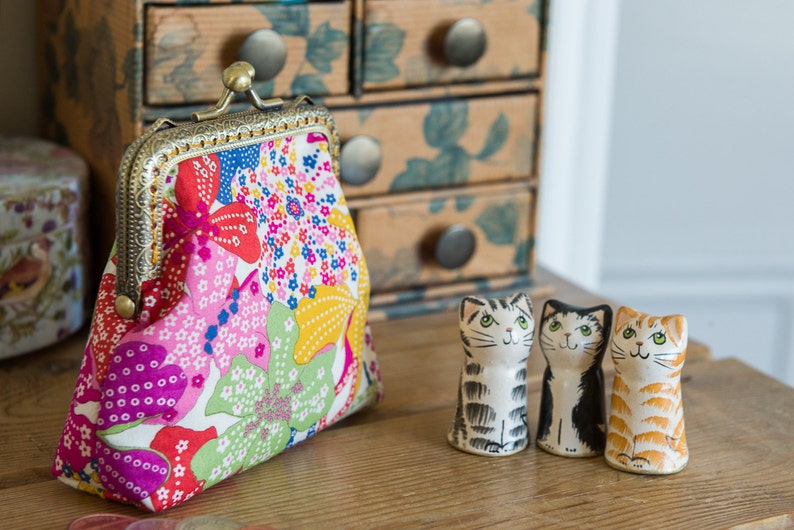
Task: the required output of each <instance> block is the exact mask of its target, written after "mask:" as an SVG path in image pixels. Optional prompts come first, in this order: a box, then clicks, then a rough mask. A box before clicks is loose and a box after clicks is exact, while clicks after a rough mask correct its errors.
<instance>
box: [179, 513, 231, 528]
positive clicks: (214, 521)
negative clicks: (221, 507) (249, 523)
mask: <svg viewBox="0 0 794 530" xmlns="http://www.w3.org/2000/svg"><path fill="white" fill-rule="evenodd" d="M244 526H245V524H243V523H240V522H238V521H235V520H233V519H227V518H225V517H215V516H212V515H200V516H196V517H188V518H187V519H183V520H181V521H179V523H178V524H177V525H176V526H175V527H174V530H240V529H241V528H243V527H244Z"/></svg>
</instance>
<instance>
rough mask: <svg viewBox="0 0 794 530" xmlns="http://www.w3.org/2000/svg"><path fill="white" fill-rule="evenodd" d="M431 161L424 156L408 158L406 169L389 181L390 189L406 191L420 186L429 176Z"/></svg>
mask: <svg viewBox="0 0 794 530" xmlns="http://www.w3.org/2000/svg"><path fill="white" fill-rule="evenodd" d="M431 170H432V163H431V162H430V161H429V160H425V159H424V158H409V159H408V161H407V162H406V169H405V171H403V172H402V173H400V174H399V175H397V176H396V177H394V180H393V181H392V183H391V190H392V191H407V190H412V189H417V188H421V187H422V186H424V185H425V184H426V183H427V182H428V180H429V179H430V178H431V177H430V176H431Z"/></svg>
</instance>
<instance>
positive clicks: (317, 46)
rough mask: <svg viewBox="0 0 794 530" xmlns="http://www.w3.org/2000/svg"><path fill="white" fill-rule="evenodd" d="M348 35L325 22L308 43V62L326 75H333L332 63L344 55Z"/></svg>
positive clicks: (310, 37)
mask: <svg viewBox="0 0 794 530" xmlns="http://www.w3.org/2000/svg"><path fill="white" fill-rule="evenodd" d="M346 46H347V35H345V32H344V31H341V30H338V29H334V28H332V27H331V24H330V23H329V22H328V21H325V22H323V23H322V24H321V25H320V26H319V27H318V28H317V29H316V30H314V33H312V34H311V35H310V36H309V38H308V39H307V41H306V60H307V61H309V63H311V65H312V66H314V68H315V69H317V71H318V72H322V73H324V74H329V73H331V63H332V62H333V61H335V60H337V59H339V57H341V55H342V54H343V53H344V51H345V47H346Z"/></svg>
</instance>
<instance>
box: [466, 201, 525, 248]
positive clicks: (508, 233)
mask: <svg viewBox="0 0 794 530" xmlns="http://www.w3.org/2000/svg"><path fill="white" fill-rule="evenodd" d="M517 221H518V210H517V209H516V205H515V204H514V203H512V202H507V203H503V204H493V205H491V206H489V207H488V208H486V209H485V211H483V212H482V213H481V214H480V215H478V216H477V219H475V221H474V222H475V223H476V224H477V226H479V227H480V228H481V229H482V231H483V232H485V237H486V238H487V239H488V242H489V243H492V244H494V245H512V244H513V240H514V239H515V234H516V226H517Z"/></svg>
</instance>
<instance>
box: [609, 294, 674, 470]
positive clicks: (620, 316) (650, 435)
mask: <svg viewBox="0 0 794 530" xmlns="http://www.w3.org/2000/svg"><path fill="white" fill-rule="evenodd" d="M686 345H687V322H686V318H684V317H683V316H682V315H670V316H664V317H658V316H652V315H647V314H645V313H640V312H638V311H635V310H634V309H631V308H630V307H621V308H620V309H618V312H617V315H616V318H615V327H614V332H613V334H612V341H611V350H612V361H613V362H614V363H615V371H616V375H615V381H614V384H613V387H612V406H611V411H610V414H609V423H608V424H607V440H606V450H605V456H606V461H607V463H608V464H609V465H610V466H612V467H614V468H617V469H620V470H622V471H629V472H632V473H640V474H647V475H663V474H669V473H676V472H678V471H681V470H682V469H683V468H684V466H686V463H687V461H688V460H689V451H688V449H687V444H686V433H685V431H684V406H683V403H682V400H681V369H682V368H683V367H684V360H685V358H686Z"/></svg>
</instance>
